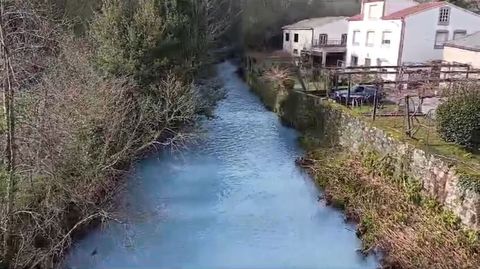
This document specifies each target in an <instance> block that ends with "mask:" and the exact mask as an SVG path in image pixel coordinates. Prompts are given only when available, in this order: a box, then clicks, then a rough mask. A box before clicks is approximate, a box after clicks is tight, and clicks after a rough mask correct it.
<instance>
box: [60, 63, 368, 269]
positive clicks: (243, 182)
mask: <svg viewBox="0 0 480 269" xmlns="http://www.w3.org/2000/svg"><path fill="white" fill-rule="evenodd" d="M218 71H219V74H218V76H219V77H220V78H221V79H222V80H223V81H224V83H225V88H226V90H227V92H228V97H227V98H226V99H225V100H223V101H222V102H221V103H220V104H219V106H218V108H217V110H216V117H215V118H214V119H213V120H209V121H205V122H204V123H203V124H204V130H205V132H206V134H205V138H204V139H203V140H202V141H201V143H199V144H198V145H196V146H194V147H192V148H189V149H188V150H185V151H184V152H182V153H181V154H164V155H162V156H159V157H157V158H152V159H150V160H146V161H143V162H142V163H140V164H138V166H137V169H136V170H137V173H136V176H135V177H136V179H135V180H132V183H131V184H130V186H129V191H128V195H127V196H128V197H127V199H128V203H129V204H130V206H129V208H130V209H129V212H128V213H127V216H128V218H129V219H130V222H131V223H130V224H129V227H128V229H124V227H123V226H121V225H117V224H113V223H112V224H110V225H108V226H107V227H106V228H105V229H99V230H97V231H94V232H92V233H91V234H90V235H89V236H87V237H86V238H85V239H83V240H82V241H80V242H78V243H77V244H76V245H75V247H74V248H73V250H72V253H71V254H70V256H69V257H68V267H69V268H82V269H83V268H85V269H87V268H88V269H96V268H99V269H100V268H102V269H106V268H111V269H121V268H139V269H147V268H159V269H175V268H181V269H190V268H191V269H230V268H232V269H236V268H238V269H247V268H248V269H253V268H255V269H257V268H258V269H272V268H289V269H290V268H292V269H293V268H299V269H300V268H301V269H310V268H311V269H343V268H344V269H363V268H365V269H371V268H375V267H376V265H377V263H376V261H375V260H374V258H373V257H370V258H364V257H363V256H361V255H359V254H358V253H357V252H356V249H358V248H359V247H360V242H359V240H358V239H357V238H356V236H355V232H354V231H353V227H351V226H349V225H348V224H345V223H344V221H343V216H342V214H341V213H340V212H337V211H335V210H333V209H331V208H328V207H325V206H324V205H323V204H319V203H318V202H317V197H318V196H319V192H318V190H317V189H316V187H315V186H314V184H313V183H312V182H311V180H310V179H309V178H308V176H307V175H306V174H305V173H303V172H302V171H301V170H299V169H298V168H297V167H296V166H295V163H294V160H295V158H296V157H298V156H301V155H302V151H301V149H300V148H299V147H298V145H297V138H298V134H297V133H296V132H295V131H294V130H292V129H289V128H286V127H284V126H282V124H281V122H280V120H279V119H278V118H277V116H276V115H275V114H273V113H271V112H268V111H267V110H266V109H265V108H264V107H263V105H262V104H261V103H260V101H259V100H258V98H257V97H256V96H255V95H253V93H251V92H250V91H249V88H248V86H247V85H245V83H244V82H243V81H242V80H241V79H240V78H239V77H238V76H237V75H236V74H235V71H236V67H235V66H234V65H233V64H231V63H229V62H226V63H222V64H219V65H218Z"/></svg>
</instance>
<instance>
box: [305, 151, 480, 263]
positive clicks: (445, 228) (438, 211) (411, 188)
mask: <svg viewBox="0 0 480 269" xmlns="http://www.w3.org/2000/svg"><path fill="white" fill-rule="evenodd" d="M330 151H332V152H325V150H320V151H316V152H311V153H310V154H309V156H308V157H309V158H311V159H312V160H314V161H313V165H311V166H310V167H309V168H310V171H311V172H312V173H313V174H314V175H315V177H316V181H317V183H318V184H319V185H320V186H322V187H323V188H324V189H325V194H326V199H327V201H329V202H330V203H332V204H333V205H335V206H337V207H339V208H342V209H345V211H346V213H347V215H348V217H349V218H350V219H351V220H353V221H356V222H358V223H359V224H358V235H359V236H360V237H361V239H362V241H363V249H364V251H365V252H370V251H378V252H380V253H382V254H383V262H382V265H383V267H384V268H401V269H418V268H435V269H447V268H448V269H450V268H451V269H454V268H455V269H459V268H465V269H467V268H472V269H473V268H479V265H480V237H479V234H478V233H475V232H473V231H469V230H465V229H464V228H463V227H461V225H460V222H459V220H458V218H457V217H455V216H454V215H453V214H452V213H451V212H448V211H445V210H443V209H442V208H441V206H440V205H439V204H438V203H437V202H436V201H434V200H432V199H430V198H428V197H425V196H424V195H423V194H422V193H421V186H420V185H419V184H418V183H416V182H415V181H412V180H410V179H408V178H403V179H394V177H392V176H390V175H391V173H390V172H389V171H387V170H388V169H386V168H387V166H385V165H384V162H383V161H382V159H381V158H379V159H376V158H372V156H363V158H362V160H364V161H363V163H362V162H361V161H360V158H358V157H348V158H347V157H345V156H344V155H342V153H339V152H338V151H333V150H330ZM345 167H349V169H345Z"/></svg>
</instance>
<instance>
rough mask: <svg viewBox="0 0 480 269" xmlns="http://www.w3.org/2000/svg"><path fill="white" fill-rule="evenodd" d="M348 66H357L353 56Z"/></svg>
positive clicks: (356, 60)
mask: <svg viewBox="0 0 480 269" xmlns="http://www.w3.org/2000/svg"><path fill="white" fill-rule="evenodd" d="M350 65H351V66H357V65H358V57H357V56H355V55H352V58H351V60H350Z"/></svg>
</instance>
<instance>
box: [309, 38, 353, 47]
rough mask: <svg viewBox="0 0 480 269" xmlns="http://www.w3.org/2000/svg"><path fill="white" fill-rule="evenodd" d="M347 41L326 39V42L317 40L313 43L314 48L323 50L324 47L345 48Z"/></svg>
mask: <svg viewBox="0 0 480 269" xmlns="http://www.w3.org/2000/svg"><path fill="white" fill-rule="evenodd" d="M346 46H347V41H346V40H335V39H328V40H318V39H315V40H314V41H313V47H314V48H325V47H346Z"/></svg>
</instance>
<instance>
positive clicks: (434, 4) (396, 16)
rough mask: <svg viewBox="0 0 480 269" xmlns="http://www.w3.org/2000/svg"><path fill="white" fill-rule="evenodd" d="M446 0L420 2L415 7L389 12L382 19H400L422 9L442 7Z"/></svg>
mask: <svg viewBox="0 0 480 269" xmlns="http://www.w3.org/2000/svg"><path fill="white" fill-rule="evenodd" d="M445 4H446V2H443V1H442V2H429V3H423V4H419V5H416V6H413V7H409V8H405V9H402V10H399V11H396V12H393V13H391V14H388V15H386V16H384V17H383V18H382V19H384V20H399V19H403V18H405V17H407V16H409V15H413V14H416V13H419V12H422V11H426V10H429V9H432V8H435V7H440V6H444V5H445Z"/></svg>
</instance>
